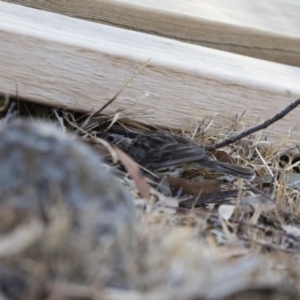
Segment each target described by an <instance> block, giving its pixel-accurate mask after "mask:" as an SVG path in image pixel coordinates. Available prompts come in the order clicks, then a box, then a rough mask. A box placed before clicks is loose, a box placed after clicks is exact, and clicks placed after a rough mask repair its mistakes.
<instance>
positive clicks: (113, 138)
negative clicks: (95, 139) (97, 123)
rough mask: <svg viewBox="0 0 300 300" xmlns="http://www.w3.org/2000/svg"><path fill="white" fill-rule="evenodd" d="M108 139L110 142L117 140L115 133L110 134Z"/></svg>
mask: <svg viewBox="0 0 300 300" xmlns="http://www.w3.org/2000/svg"><path fill="white" fill-rule="evenodd" d="M107 140H108V141H109V142H113V141H114V140H115V137H114V136H113V135H109V136H108V137H107Z"/></svg>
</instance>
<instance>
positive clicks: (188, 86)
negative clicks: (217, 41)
mask: <svg viewBox="0 0 300 300" xmlns="http://www.w3.org/2000/svg"><path fill="white" fill-rule="evenodd" d="M0 20H1V22H0V43H1V46H0V91H2V92H4V93H10V94H12V95H17V94H18V95H19V96H21V97H25V98H28V99H31V100H33V101H37V102H41V103H47V104H51V105H54V106H57V105H59V106H66V107H69V108H74V109H79V110H84V111H90V110H91V109H93V108H95V109H97V108H99V107H101V106H102V105H103V104H104V103H106V101H107V100H108V99H110V98H111V97H112V96H113V95H114V94H115V93H116V91H118V89H119V88H120V87H121V86H122V84H123V83H124V81H125V80H126V79H128V78H129V77H130V76H131V75H132V74H134V73H135V72H136V70H137V69H138V68H139V67H140V66H141V65H142V64H143V63H145V62H146V61H147V60H148V59H149V58H151V61H150V63H149V66H148V67H147V68H146V69H144V70H143V71H142V73H141V74H140V75H139V76H137V77H136V78H135V79H134V80H133V81H132V82H131V83H130V84H129V86H128V87H127V88H126V89H125V90H124V92H123V93H122V94H121V95H120V96H119V98H118V100H117V101H116V102H115V103H114V104H113V105H112V106H111V107H110V109H109V111H112V110H114V109H116V108H120V107H123V108H124V107H125V108H127V111H129V112H132V115H134V117H135V118H143V119H144V120H147V121H150V122H151V123H156V124H164V125H167V126H172V127H177V128H183V129H186V128H188V126H189V124H190V121H191V118H192V117H193V116H196V115H197V116H198V117H199V119H201V118H202V117H203V116H212V115H214V113H220V114H227V113H229V112H230V113H231V114H233V113H234V114H235V113H241V112H243V111H244V110H245V109H246V110H247V113H246V115H247V117H248V119H253V122H255V121H256V120H257V118H258V117H259V116H260V117H261V120H262V119H266V118H268V117H271V116H272V115H273V114H275V113H276V112H277V111H278V110H280V109H281V108H283V107H285V106H286V105H287V104H288V103H289V102H291V101H293V100H295V99H296V98H298V97H299V95H300V85H299V78H300V69H299V68H296V67H291V66H286V65H281V64H276V63H271V62H267V61H262V60H257V59H253V58H249V57H244V56H239V55H235V54H231V53H227V52H222V51H218V50H214V49H208V48H204V47H200V46H195V45H190V44H186V43H181V42H178V41H173V40H168V39H164V38H160V37H156V36H152V35H146V34H143V33H138V32H132V31H127V30H124V29H120V28H114V27H110V26H106V25H102V24H96V23H92V22H86V21H82V20H78V19H73V18H69V17H66V16H62V15H56V14H52V13H48V12H45V11H37V10H34V9H30V8H26V7H22V6H18V5H14V4H10V3H6V2H1V1H0ZM298 116H299V109H298V110H296V111H294V112H293V113H291V114H290V115H289V116H288V117H286V118H285V119H283V120H282V121H280V122H278V123H277V124H276V126H275V128H274V130H273V134H274V135H276V138H277V140H278V139H281V138H282V137H283V136H286V135H287V134H288V133H289V131H290V128H291V136H292V137H294V138H299V136H300V130H299V117H298Z"/></svg>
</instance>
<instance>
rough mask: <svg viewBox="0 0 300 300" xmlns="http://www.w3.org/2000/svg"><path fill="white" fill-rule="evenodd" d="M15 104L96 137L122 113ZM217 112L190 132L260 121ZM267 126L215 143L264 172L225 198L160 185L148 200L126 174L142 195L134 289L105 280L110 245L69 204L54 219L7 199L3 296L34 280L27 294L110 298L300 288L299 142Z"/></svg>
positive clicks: (1, 245) (209, 139) (225, 132)
mask: <svg viewBox="0 0 300 300" xmlns="http://www.w3.org/2000/svg"><path fill="white" fill-rule="evenodd" d="M8 107H9V106H7V107H6V108H8ZM16 110H17V111H18V116H27V117H34V118H41V119H46V120H49V119H50V120H52V121H54V122H56V123H58V124H59V125H60V126H61V127H62V128H67V130H68V131H70V132H71V133H72V132H73V133H77V134H79V135H80V136H82V137H84V138H86V137H89V138H94V137H96V134H97V130H99V122H100V123H103V124H105V125H106V126H107V124H109V123H110V122H111V121H116V117H115V115H112V116H107V115H101V116H99V115H94V116H92V117H91V118H89V116H85V115H82V114H79V113H73V112H69V111H66V110H62V109H53V108H50V107H43V106H39V105H35V104H30V103H26V102H19V103H17V106H16ZM3 111H4V112H3V116H2V117H4V116H5V111H6V110H5V109H3ZM125 115H126V113H125ZM215 118H217V117H215ZM215 118H214V119H210V118H207V120H201V121H199V120H198V121H197V120H196V119H195V120H192V122H191V128H190V132H188V133H183V134H187V135H190V136H191V137H193V138H195V139H196V140H198V141H199V142H201V143H203V144H205V145H211V144H214V143H216V142H217V141H220V140H222V139H224V138H226V137H228V136H230V135H232V134H234V133H236V132H239V131H241V130H243V129H244V128H245V127H247V126H249V125H253V124H252V123H251V122H248V120H244V118H241V119H239V118H235V119H234V120H232V118H229V117H228V118H225V119H223V120H222V122H223V127H222V128H220V127H216V126H215ZM117 121H118V122H119V121H121V122H122V123H123V124H130V125H134V126H136V127H139V128H144V129H147V128H150V127H149V126H148V125H147V124H142V123H136V122H133V121H131V120H129V119H127V118H125V117H124V118H123V113H122V112H120V114H119V115H118V120H117ZM103 124H102V125H103ZM160 130H167V129H166V128H160ZM267 134H268V132H267V131H266V132H258V133H255V134H253V135H252V136H250V137H247V138H244V139H243V140H242V141H239V142H237V143H235V144H234V145H231V146H230V147H226V149H222V150H221V151H219V153H215V154H216V156H218V155H221V156H223V157H224V156H225V160H226V159H227V160H228V159H230V160H231V161H232V160H233V161H234V162H236V163H239V164H242V165H245V166H249V167H251V168H253V169H255V171H256V174H257V178H256V179H255V181H253V182H252V187H255V189H253V188H252V189H251V188H250V189H249V186H247V185H245V183H244V182H243V181H242V180H237V181H235V180H229V178H225V180H224V182H222V189H226V190H231V189H237V190H238V195H237V196H236V197H233V198H228V199H225V200H222V201H221V202H220V201H215V202H212V203H210V204H201V205H194V206H193V205H190V206H184V205H182V203H184V201H183V199H184V198H186V197H187V196H186V195H179V196H178V197H177V198H176V197H175V198H174V197H170V196H165V195H163V194H162V193H161V192H159V191H156V190H155V189H154V188H151V193H152V197H151V200H150V201H149V200H148V201H146V200H143V199H141V198H140V197H139V195H138V192H137V191H136V189H135V185H134V182H132V181H131V180H130V179H128V178H127V177H126V176H125V177H124V176H123V175H122V177H121V178H120V180H121V181H122V182H123V183H124V185H126V186H127V187H128V188H130V190H131V192H132V193H133V195H135V198H136V204H137V214H138V216H139V220H140V226H139V232H138V243H137V245H136V248H135V251H133V252H132V253H124V259H125V261H126V262H127V270H126V276H127V278H128V282H129V286H128V290H118V289H113V288H106V287H105V282H103V278H102V275H101V274H103V273H105V272H109V269H108V268H106V266H105V262H103V261H102V260H101V253H97V249H94V248H93V246H92V245H91V244H90V243H88V241H86V240H84V239H83V238H82V237H81V236H76V234H74V232H73V231H72V228H70V222H69V221H70V218H72V216H71V215H70V213H69V212H68V210H66V209H64V208H63V207H59V208H54V211H53V216H54V217H53V221H52V222H51V223H50V224H48V225H47V228H45V224H42V223H40V224H38V222H40V221H38V220H36V219H35V218H34V216H31V215H30V214H26V212H21V213H20V212H16V211H13V210H11V208H9V207H4V208H3V209H2V210H1V213H0V214H1V223H0V231H1V235H0V241H1V242H0V259H1V263H0V282H1V287H2V293H3V295H0V298H1V297H2V298H3V299H7V298H5V297H8V298H9V299H19V298H18V295H20V294H23V292H24V291H25V286H24V285H25V284H27V285H30V287H31V289H30V295H29V296H28V297H27V299H33V298H34V297H35V298H37V299H43V297H44V296H43V295H47V298H48V299H111V300H112V299H114V300H118V299H130V300H134V299H144V300H145V299H149V300H150V299H250V298H251V299H253V298H254V299H263V298H265V297H268V299H298V298H300V296H299V295H300V285H299V276H300V268H299V267H300V266H299V256H298V253H299V246H300V227H299V211H300V206H299V184H298V185H297V184H296V183H295V182H296V181H298V180H300V176H299V172H298V171H299V170H298V168H297V165H298V160H297V155H296V154H297V153H296V150H297V149H296V150H294V152H293V154H291V152H290V151H286V149H288V148H291V147H292V146H293V145H295V141H290V140H288V138H285V139H282V142H281V143H279V144H278V145H270V144H269V143H268V142H267V141H266V136H267ZM297 151H298V150H297ZM228 157H229V158H228ZM197 175H199V174H197ZM202 175H203V176H206V177H209V178H212V177H213V176H215V175H214V174H211V173H205V174H202ZM258 191H259V192H258ZM196 200H197V199H196V198H195V197H194V198H193V201H194V202H195V201H196ZM36 228H41V230H37V229H36ZM124 238H125V237H124ZM5 245H9V247H10V248H9V249H14V251H11V250H7V249H8V248H5ZM22 289H23V290H22ZM4 295H5V296H4Z"/></svg>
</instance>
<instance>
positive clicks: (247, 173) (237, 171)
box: [205, 161, 255, 180]
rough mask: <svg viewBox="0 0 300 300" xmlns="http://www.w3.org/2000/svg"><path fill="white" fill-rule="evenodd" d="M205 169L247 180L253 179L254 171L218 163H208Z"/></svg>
mask: <svg viewBox="0 0 300 300" xmlns="http://www.w3.org/2000/svg"><path fill="white" fill-rule="evenodd" d="M205 167H207V168H208V169H211V170H214V171H218V172H222V173H225V174H228V175H233V176H236V177H241V178H245V179H249V180H251V179H254V178H255V173H254V171H253V170H251V169H249V168H245V167H241V166H237V165H233V164H228V163H224V162H220V161H209V163H207V165H206V166H205Z"/></svg>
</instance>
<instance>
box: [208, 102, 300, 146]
mask: <svg viewBox="0 0 300 300" xmlns="http://www.w3.org/2000/svg"><path fill="white" fill-rule="evenodd" d="M299 104H300V98H299V99H298V100H296V101H294V102H292V103H291V104H290V105H289V106H287V107H286V108H285V109H284V110H282V111H281V112H279V113H278V114H277V115H275V116H274V117H273V118H271V119H268V120H266V121H265V122H263V123H261V124H259V125H256V126H253V127H251V128H249V129H246V130H244V131H242V132H241V133H239V134H237V135H235V136H233V137H231V138H229V139H226V140H224V141H222V142H220V143H217V144H215V145H213V146H210V147H206V150H208V151H212V150H216V149H219V148H221V147H224V146H227V145H229V144H232V143H234V142H236V141H238V140H240V139H242V138H243V137H245V136H247V135H249V134H251V133H254V132H256V131H259V130H261V129H265V128H267V127H268V126H270V125H271V124H273V123H275V122H276V121H278V120H280V119H282V118H283V117H285V116H286V115H287V114H288V113H289V112H290V111H292V110H293V109H294V108H296V107H297V106H298V105H299Z"/></svg>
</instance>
